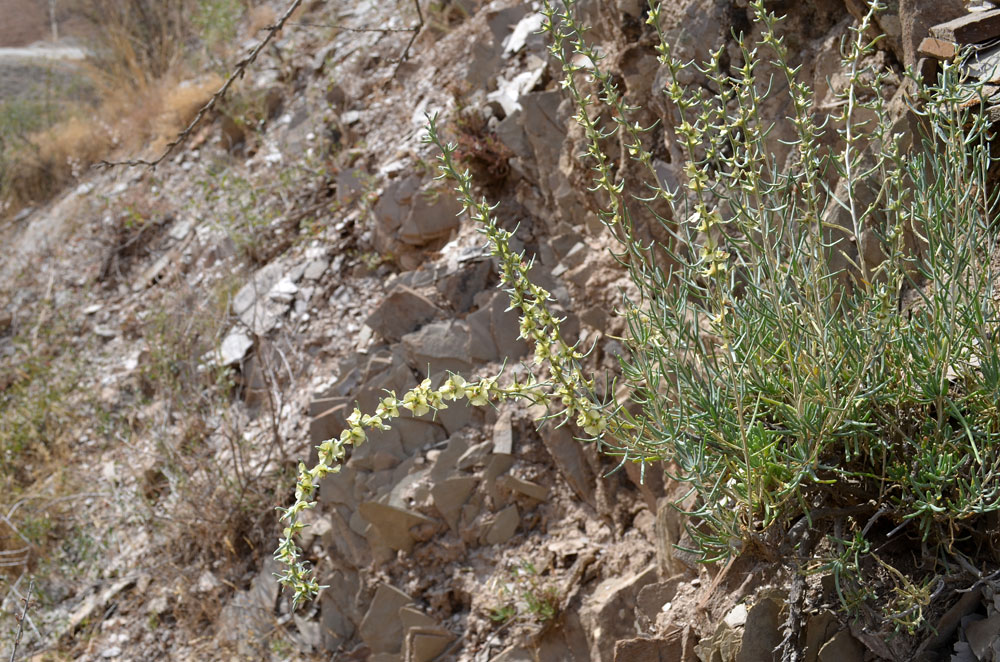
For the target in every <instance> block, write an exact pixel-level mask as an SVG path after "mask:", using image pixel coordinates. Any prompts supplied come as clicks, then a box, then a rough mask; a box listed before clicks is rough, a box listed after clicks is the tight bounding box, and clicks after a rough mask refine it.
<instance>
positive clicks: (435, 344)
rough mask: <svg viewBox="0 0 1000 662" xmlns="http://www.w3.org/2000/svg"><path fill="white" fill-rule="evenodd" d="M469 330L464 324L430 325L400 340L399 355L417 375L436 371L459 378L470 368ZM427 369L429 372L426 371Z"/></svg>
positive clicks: (436, 323) (447, 322) (441, 323)
mask: <svg viewBox="0 0 1000 662" xmlns="http://www.w3.org/2000/svg"><path fill="white" fill-rule="evenodd" d="M469 342H470V333H469V326H468V324H466V323H465V322H464V321H460V320H447V321H443V322H433V323H431V324H428V325H426V326H424V327H423V328H421V329H420V330H419V331H415V332H413V333H408V334H406V335H405V336H403V338H402V347H403V352H404V354H405V355H406V358H407V362H408V363H409V364H410V366H411V367H413V368H414V369H416V370H417V371H419V372H420V373H422V374H423V373H425V371H426V372H429V373H431V374H433V373H434V372H437V371H439V370H448V371H451V372H455V373H459V374H463V373H468V372H469V370H470V368H471V367H472V364H471V363H470V361H469V354H470V345H469ZM428 368H430V370H429V371H428Z"/></svg>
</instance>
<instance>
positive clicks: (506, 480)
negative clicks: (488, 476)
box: [497, 475, 549, 501]
mask: <svg viewBox="0 0 1000 662" xmlns="http://www.w3.org/2000/svg"><path fill="white" fill-rule="evenodd" d="M497 485H499V486H501V487H503V488H505V489H507V490H510V491H511V492H517V493H519V494H523V495H524V496H526V497H529V498H531V499H535V500H536V501H545V500H546V499H548V497H549V488H547V487H545V486H544V485H539V484H538V483H532V482H531V481H530V480H522V479H521V478H517V477H515V476H510V475H508V476H500V477H499V478H497Z"/></svg>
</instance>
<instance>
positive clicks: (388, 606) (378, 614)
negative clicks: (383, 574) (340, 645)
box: [358, 584, 413, 653]
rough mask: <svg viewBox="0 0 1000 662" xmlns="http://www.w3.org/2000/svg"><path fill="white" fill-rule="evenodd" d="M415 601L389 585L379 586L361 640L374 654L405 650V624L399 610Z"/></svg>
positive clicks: (362, 626)
mask: <svg viewBox="0 0 1000 662" xmlns="http://www.w3.org/2000/svg"><path fill="white" fill-rule="evenodd" d="M412 602H413V599H412V598H410V596H408V595H407V594H406V593H403V592H402V591H400V590H399V589H398V588H395V587H393V586H390V585H389V584H379V587H378V588H377V589H376V590H375V597H374V598H373V599H372V603H371V605H370V606H369V607H368V612H367V613H366V614H365V617H364V620H362V621H361V627H359V628H358V630H359V631H360V634H361V639H362V640H363V641H364V642H365V643H366V644H367V645H368V647H369V648H370V649H371V651H372V653H399V652H400V651H401V650H402V649H403V622H402V620H401V619H400V617H399V610H400V609H402V608H403V607H405V606H406V605H408V604H411V603H412Z"/></svg>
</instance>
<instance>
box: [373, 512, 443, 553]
mask: <svg viewBox="0 0 1000 662" xmlns="http://www.w3.org/2000/svg"><path fill="white" fill-rule="evenodd" d="M358 512H359V513H361V516H362V517H363V518H364V519H365V520H366V521H367V522H369V523H370V524H371V525H372V526H373V527H375V530H376V531H378V533H379V535H380V536H381V537H382V540H383V541H384V542H385V544H386V545H388V546H389V547H390V548H392V549H395V550H399V551H403V552H410V551H412V550H413V543H414V542H415V540H414V538H413V535H412V534H411V533H410V529H411V528H413V527H415V526H419V525H421V524H430V525H434V524H436V523H437V522H436V521H435V520H433V519H431V518H430V517H426V516H425V515H421V514H420V513H415V512H413V511H412V510H406V509H403V508H396V507H394V506H388V505H386V504H383V503H379V502H377V501H365V502H364V503H362V504H361V505H360V506H358Z"/></svg>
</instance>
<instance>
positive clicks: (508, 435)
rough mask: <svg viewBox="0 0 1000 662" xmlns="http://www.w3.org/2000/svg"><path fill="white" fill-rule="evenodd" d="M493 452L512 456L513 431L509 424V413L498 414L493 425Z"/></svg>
mask: <svg viewBox="0 0 1000 662" xmlns="http://www.w3.org/2000/svg"><path fill="white" fill-rule="evenodd" d="M493 452H494V453H501V454H503V455H513V454H514V429H513V427H512V426H511V422H510V411H509V410H507V411H504V412H503V413H501V414H500V417H499V418H498V419H497V422H496V423H494V424H493Z"/></svg>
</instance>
